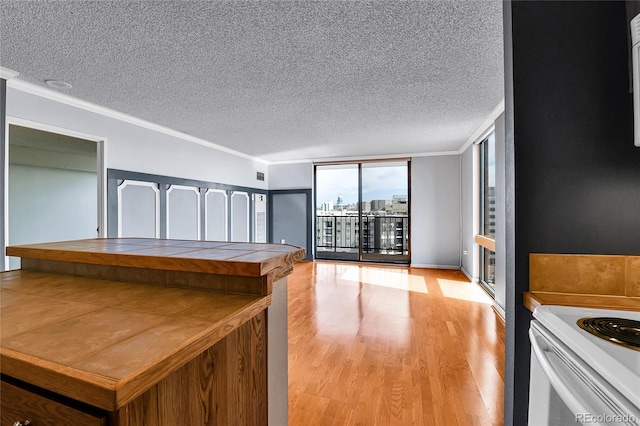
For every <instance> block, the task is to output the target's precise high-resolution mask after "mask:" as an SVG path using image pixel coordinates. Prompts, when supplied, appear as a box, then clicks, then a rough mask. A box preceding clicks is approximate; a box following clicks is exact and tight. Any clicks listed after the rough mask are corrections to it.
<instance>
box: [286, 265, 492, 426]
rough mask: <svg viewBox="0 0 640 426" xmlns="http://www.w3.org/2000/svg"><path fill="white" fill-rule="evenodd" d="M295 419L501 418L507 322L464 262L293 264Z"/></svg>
mask: <svg viewBox="0 0 640 426" xmlns="http://www.w3.org/2000/svg"><path fill="white" fill-rule="evenodd" d="M288 291H289V424H290V425H293V426H297V425H304V426H306V425H323V426H324V425H349V426H351V425H366V426H369V425H438V426H442V425H444V426H447V425H470V424H473V425H502V405H503V402H502V399H503V386H504V383H503V381H504V372H503V371H504V323H503V322H502V321H501V320H500V319H499V318H497V317H496V314H495V312H494V311H493V309H492V308H491V301H490V299H489V298H488V296H486V294H485V293H484V292H483V291H482V290H481V289H480V288H479V287H478V286H477V285H475V284H472V283H470V282H469V281H468V280H467V279H466V277H465V276H464V275H463V274H462V273H461V272H459V271H454V270H434V269H422V268H409V267H395V266H376V265H358V264H348V263H331V262H303V263H298V264H296V266H295V268H294V272H293V274H292V275H290V276H289V277H288Z"/></svg>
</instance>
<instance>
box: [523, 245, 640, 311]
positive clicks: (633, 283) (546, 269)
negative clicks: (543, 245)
mask: <svg viewBox="0 0 640 426" xmlns="http://www.w3.org/2000/svg"><path fill="white" fill-rule="evenodd" d="M523 302H524V305H525V306H526V307H527V308H528V309H529V310H530V311H532V312H533V310H534V309H535V308H536V307H538V306H540V305H562V306H579V307H586V308H601V309H618V310H625V311H640V256H621V255H581V254H548V253H531V254H530V255H529V291H528V292H526V293H525V294H524V300H523Z"/></svg>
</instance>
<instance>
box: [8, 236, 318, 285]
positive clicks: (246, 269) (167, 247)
mask: <svg viewBox="0 0 640 426" xmlns="http://www.w3.org/2000/svg"><path fill="white" fill-rule="evenodd" d="M7 256H17V257H21V258H29V259H46V260H51V261H58V262H76V263H85V264H95V265H110V266H121V267H132V268H148V269H158V270H165V271H188V272H199V273H206V274H224V275H235V276H245V277H261V276H265V275H267V274H270V273H278V272H286V271H287V270H289V269H290V268H291V267H292V266H293V264H294V263H295V262H297V261H299V260H302V259H303V258H304V256H305V250H304V249H302V248H300V247H296V246H292V245H289V244H266V243H231V242H222V241H190V240H160V239H151V238H98V239H89V240H78V241H63V242H55V243H43V244H31V245H22V246H12V247H7ZM289 272H290V271H289Z"/></svg>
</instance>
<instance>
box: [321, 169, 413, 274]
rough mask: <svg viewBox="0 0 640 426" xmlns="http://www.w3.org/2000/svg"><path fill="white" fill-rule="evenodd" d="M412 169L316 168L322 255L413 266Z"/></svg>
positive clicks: (329, 257) (323, 257) (324, 257)
mask: <svg viewBox="0 0 640 426" xmlns="http://www.w3.org/2000/svg"><path fill="white" fill-rule="evenodd" d="M408 189H409V185H408V165H407V162H406V161H402V162H376V163H355V164H340V165H327V166H317V167H316V257H317V258H319V259H342V260H363V261H374V262H375V261H378V262H394V263H407V262H408V260H409V199H408V194H409V190H408Z"/></svg>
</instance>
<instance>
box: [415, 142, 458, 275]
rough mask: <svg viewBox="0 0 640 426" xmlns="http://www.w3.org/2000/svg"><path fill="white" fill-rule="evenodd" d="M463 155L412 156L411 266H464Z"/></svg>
mask: <svg viewBox="0 0 640 426" xmlns="http://www.w3.org/2000/svg"><path fill="white" fill-rule="evenodd" d="M460 184H461V182H460V156H459V155H443V156H433V157H415V158H412V159H411V265H412V266H432V267H450V268H458V267H459V266H460V252H461V249H460V231H461V229H460V206H461V200H460V198H461V197H460V188H461V185H460Z"/></svg>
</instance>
